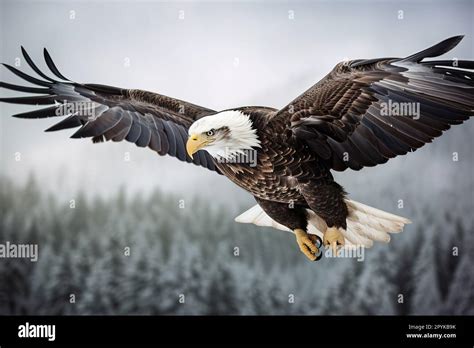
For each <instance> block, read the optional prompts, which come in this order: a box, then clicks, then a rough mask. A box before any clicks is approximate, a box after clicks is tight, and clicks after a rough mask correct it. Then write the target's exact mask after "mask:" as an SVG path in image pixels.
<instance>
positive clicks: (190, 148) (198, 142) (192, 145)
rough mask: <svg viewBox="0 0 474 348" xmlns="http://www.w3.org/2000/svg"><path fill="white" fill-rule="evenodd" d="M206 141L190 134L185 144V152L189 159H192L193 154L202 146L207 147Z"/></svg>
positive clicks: (197, 135) (199, 136)
mask: <svg viewBox="0 0 474 348" xmlns="http://www.w3.org/2000/svg"><path fill="white" fill-rule="evenodd" d="M207 143H208V142H207V139H203V137H202V136H201V135H199V134H191V135H190V136H189V138H188V141H187V143H186V151H187V152H188V155H189V157H191V158H193V154H195V153H196V152H197V151H199V150H201V149H202V148H203V147H204V146H206V145H207Z"/></svg>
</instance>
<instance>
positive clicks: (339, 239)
mask: <svg viewBox="0 0 474 348" xmlns="http://www.w3.org/2000/svg"><path fill="white" fill-rule="evenodd" d="M323 244H324V246H325V247H331V248H332V254H333V256H336V255H337V247H338V245H340V246H344V235H343V234H342V233H341V231H340V228H337V227H329V228H328V229H327V230H326V232H324V238H323Z"/></svg>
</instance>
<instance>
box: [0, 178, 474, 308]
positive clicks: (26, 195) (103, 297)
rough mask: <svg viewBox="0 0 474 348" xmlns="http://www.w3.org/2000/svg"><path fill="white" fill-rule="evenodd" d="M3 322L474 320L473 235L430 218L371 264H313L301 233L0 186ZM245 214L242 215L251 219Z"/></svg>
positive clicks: (199, 211)
mask: <svg viewBox="0 0 474 348" xmlns="http://www.w3.org/2000/svg"><path fill="white" fill-rule="evenodd" d="M0 188H1V191H0V208H1V220H0V243H5V242H6V241H9V242H11V243H17V244H21V243H27V244H31V243H37V244H38V246H39V260H38V262H31V261H30V260H28V259H0V314H2V315H5V314H474V273H473V272H472V264H474V238H473V234H472V229H473V225H472V223H470V219H466V216H469V212H467V211H466V212H464V213H466V214H468V215H465V214H464V215H463V214H462V212H461V211H455V213H454V214H453V213H449V214H446V213H445V212H443V213H442V214H440V212H439V211H429V210H426V209H420V211H422V213H420V214H419V216H416V217H413V216H412V217H411V218H412V219H413V220H414V221H416V225H415V226H418V227H415V226H410V227H409V228H410V230H409V231H408V230H407V231H406V232H405V233H402V234H401V235H397V236H395V237H394V238H392V242H391V243H390V244H389V245H388V246H387V245H380V246H377V247H374V248H373V249H370V250H368V251H366V253H365V260H364V261H363V262H357V261H356V260H355V259H346V260H335V259H323V260H321V261H319V262H316V263H310V262H308V261H307V260H306V259H305V258H304V257H303V256H302V255H301V254H300V253H299V251H298V248H297V247H296V243H295V241H294V237H293V236H292V235H291V234H288V233H284V232H280V231H274V230H271V229H264V228H257V227H255V226H250V225H242V224H237V223H235V222H233V218H234V217H235V215H236V212H235V211H233V210H232V209H229V208H226V207H225V206H214V205H213V204H212V201H209V200H206V201H201V200H199V199H192V200H190V201H182V200H180V199H179V198H178V197H175V196H172V195H164V194H162V193H161V192H159V191H155V192H152V193H150V194H148V195H146V196H141V195H135V196H127V195H126V194H125V193H124V192H123V191H120V190H119V191H118V193H117V194H116V195H115V196H113V197H112V198H108V199H103V198H99V197H94V196H91V195H88V194H86V193H85V192H79V193H78V194H77V196H76V197H75V198H74V197H73V198H71V200H69V201H64V202H63V201H59V199H58V198H56V197H54V196H51V195H48V194H47V193H45V192H42V190H41V188H40V187H38V185H37V184H36V183H35V181H34V179H31V180H30V181H29V182H28V183H27V184H26V185H25V186H23V187H19V186H17V185H15V184H14V182H13V181H12V180H11V179H7V178H5V177H3V178H1V179H0ZM245 208H246V207H242V210H243V209H245Z"/></svg>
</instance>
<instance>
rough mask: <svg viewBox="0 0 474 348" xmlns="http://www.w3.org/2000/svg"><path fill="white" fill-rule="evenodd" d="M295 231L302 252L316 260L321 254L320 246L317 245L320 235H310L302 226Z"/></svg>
mask: <svg viewBox="0 0 474 348" xmlns="http://www.w3.org/2000/svg"><path fill="white" fill-rule="evenodd" d="M294 232H295V236H296V243H298V246H299V247H300V250H301V252H302V253H303V254H305V255H306V257H307V258H308V259H310V260H311V261H315V260H316V259H317V258H318V256H319V248H318V247H317V246H316V241H317V240H318V237H317V236H315V235H310V234H308V233H306V232H305V231H304V230H302V229H300V228H297V229H295V231H294ZM319 240H320V239H319ZM320 241H321V240H320Z"/></svg>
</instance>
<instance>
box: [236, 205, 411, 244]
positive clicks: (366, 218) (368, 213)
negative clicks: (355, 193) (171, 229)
mask: <svg viewBox="0 0 474 348" xmlns="http://www.w3.org/2000/svg"><path fill="white" fill-rule="evenodd" d="M345 202H346V204H347V208H348V211H349V215H348V217H347V229H346V230H342V234H343V235H344V237H345V242H346V246H349V247H350V246H351V245H362V246H364V247H366V248H370V247H371V246H372V245H373V243H374V241H376V242H384V243H388V242H389V241H390V235H389V233H399V232H401V231H403V226H405V225H406V224H409V223H411V221H410V220H408V219H406V218H404V217H401V216H397V215H394V214H390V213H387V212H385V211H382V210H380V209H376V208H373V207H369V206H368V205H365V204H362V203H359V202H356V201H352V200H350V199H346V200H345ZM308 217H309V218H308V233H310V234H316V235H318V236H319V237H321V238H323V233H324V231H326V229H327V225H326V222H324V220H323V219H321V218H320V217H319V216H318V215H316V214H315V213H314V212H313V211H311V210H308ZM235 221H237V222H240V223H251V224H255V225H257V226H266V227H273V228H276V229H278V230H282V231H288V232H293V231H291V230H290V229H289V228H287V227H286V226H283V225H282V224H279V223H278V222H276V221H275V220H273V219H272V218H271V217H270V216H268V215H267V214H266V213H265V212H264V211H263V209H262V208H261V207H260V206H259V205H258V204H257V205H255V206H253V207H252V208H250V209H249V210H247V211H245V212H244V213H242V214H240V215H239V216H237V217H236V218H235Z"/></svg>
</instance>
